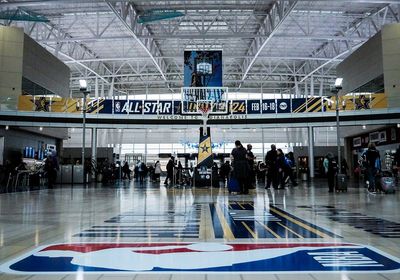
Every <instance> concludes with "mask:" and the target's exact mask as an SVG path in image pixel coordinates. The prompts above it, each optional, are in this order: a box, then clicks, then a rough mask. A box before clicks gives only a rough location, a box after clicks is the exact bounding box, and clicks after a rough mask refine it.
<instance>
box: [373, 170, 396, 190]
mask: <svg viewBox="0 0 400 280" xmlns="http://www.w3.org/2000/svg"><path fill="white" fill-rule="evenodd" d="M395 185H396V182H395V179H394V177H392V176H391V174H390V173H389V172H383V173H382V175H381V176H377V178H376V187H377V189H378V190H379V189H380V190H381V191H383V192H384V193H387V194H388V193H395V192H396V190H395Z"/></svg>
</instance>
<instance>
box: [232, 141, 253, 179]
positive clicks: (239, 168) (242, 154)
mask: <svg viewBox="0 0 400 280" xmlns="http://www.w3.org/2000/svg"><path fill="white" fill-rule="evenodd" d="M231 154H232V157H233V174H234V176H235V178H237V179H243V178H246V177H247V175H248V174H249V171H250V167H249V164H248V162H247V158H246V154H247V150H246V149H245V148H244V147H243V146H242V147H239V148H234V149H233V150H232V153H231Z"/></svg>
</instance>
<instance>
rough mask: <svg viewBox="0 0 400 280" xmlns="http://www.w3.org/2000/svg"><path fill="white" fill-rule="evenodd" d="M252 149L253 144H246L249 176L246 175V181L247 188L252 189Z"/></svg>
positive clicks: (254, 179)
mask: <svg viewBox="0 0 400 280" xmlns="http://www.w3.org/2000/svg"><path fill="white" fill-rule="evenodd" d="M252 149H253V146H252V145H251V144H248V145H247V155H246V157H247V163H248V165H249V168H250V169H249V176H248V181H247V187H248V188H249V189H253V188H254V184H255V182H256V177H255V173H254V160H255V158H256V157H255V156H254V154H253V152H252V151H251V150H252Z"/></svg>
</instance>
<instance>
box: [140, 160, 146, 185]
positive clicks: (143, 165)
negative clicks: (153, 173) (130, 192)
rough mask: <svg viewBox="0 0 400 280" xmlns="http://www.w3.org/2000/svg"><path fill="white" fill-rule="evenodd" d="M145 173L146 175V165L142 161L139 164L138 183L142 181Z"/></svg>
mask: <svg viewBox="0 0 400 280" xmlns="http://www.w3.org/2000/svg"><path fill="white" fill-rule="evenodd" d="M146 175H147V166H146V164H145V163H144V162H142V163H141V164H140V166H139V176H140V183H143V182H144V179H145V178H146Z"/></svg>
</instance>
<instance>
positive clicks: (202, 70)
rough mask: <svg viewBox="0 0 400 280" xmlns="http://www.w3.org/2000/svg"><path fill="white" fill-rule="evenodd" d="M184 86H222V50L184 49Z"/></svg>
mask: <svg viewBox="0 0 400 280" xmlns="http://www.w3.org/2000/svg"><path fill="white" fill-rule="evenodd" d="M184 86H185V87H222V51H185V53H184Z"/></svg>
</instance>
